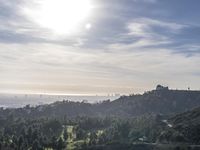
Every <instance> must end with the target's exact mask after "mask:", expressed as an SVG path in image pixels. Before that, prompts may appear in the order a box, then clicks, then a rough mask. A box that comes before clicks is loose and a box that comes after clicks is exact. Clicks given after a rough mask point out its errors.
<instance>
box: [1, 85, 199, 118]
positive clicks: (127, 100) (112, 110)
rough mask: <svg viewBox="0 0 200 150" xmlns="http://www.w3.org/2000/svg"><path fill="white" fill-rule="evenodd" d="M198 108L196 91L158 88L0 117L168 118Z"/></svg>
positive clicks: (7, 112) (15, 111)
mask: <svg viewBox="0 0 200 150" xmlns="http://www.w3.org/2000/svg"><path fill="white" fill-rule="evenodd" d="M198 106H200V91H189V90H188V91H186V90H185V91H184V90H169V89H168V88H165V87H161V88H158V87H157V89H156V90H152V91H149V92H146V93H144V94H142V95H130V96H122V97H120V98H119V99H117V100H114V101H109V100H107V101H103V102H101V103H97V104H90V103H84V102H70V101H67V100H63V101H61V102H55V103H52V104H49V105H40V106H37V107H30V106H26V107H24V108H19V109H6V110H4V109H3V108H2V109H1V110H0V115H1V116H4V117H5V116H8V115H14V116H23V117H46V116H48V117H63V116H67V117H76V116H118V117H134V116H140V115H145V114H163V115H170V114H174V113H181V112H185V111H188V110H190V109H193V108H195V107H198Z"/></svg>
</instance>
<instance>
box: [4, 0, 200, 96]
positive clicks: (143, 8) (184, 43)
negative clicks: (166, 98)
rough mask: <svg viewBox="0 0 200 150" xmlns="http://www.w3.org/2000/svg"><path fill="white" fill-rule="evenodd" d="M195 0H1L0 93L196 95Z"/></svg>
mask: <svg viewBox="0 0 200 150" xmlns="http://www.w3.org/2000/svg"><path fill="white" fill-rule="evenodd" d="M199 7H200V1H199V0H91V1H90V0H56V1H54V2H53V1H52V0H32V1H27V0H0V92H20V93H23V92H26V93H27V92H28V93H65V94H71V93H73V94H82V93H84V94H94V93H97V94H102V93H137V92H142V91H145V90H150V89H151V88H153V87H155V86H156V84H164V85H168V86H170V87H172V88H181V89H186V88H187V87H188V86H190V87H191V89H200V87H199V85H200V9H199Z"/></svg>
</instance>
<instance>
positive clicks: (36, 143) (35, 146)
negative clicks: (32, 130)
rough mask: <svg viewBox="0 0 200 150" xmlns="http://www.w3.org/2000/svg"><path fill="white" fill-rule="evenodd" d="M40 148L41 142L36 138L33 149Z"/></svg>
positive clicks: (37, 149)
mask: <svg viewBox="0 0 200 150" xmlns="http://www.w3.org/2000/svg"><path fill="white" fill-rule="evenodd" d="M39 149H40V145H39V142H38V141H37V140H35V141H34V142H33V146H32V150H39Z"/></svg>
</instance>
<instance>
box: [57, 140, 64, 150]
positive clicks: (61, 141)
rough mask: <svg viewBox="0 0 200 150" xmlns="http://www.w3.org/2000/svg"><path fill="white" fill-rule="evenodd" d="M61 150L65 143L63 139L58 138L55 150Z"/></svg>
mask: <svg viewBox="0 0 200 150" xmlns="http://www.w3.org/2000/svg"><path fill="white" fill-rule="evenodd" d="M63 148H65V143H64V141H63V139H62V138H61V137H60V138H59V140H58V143H57V150H62V149H63Z"/></svg>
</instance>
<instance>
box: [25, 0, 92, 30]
mask: <svg viewBox="0 0 200 150" xmlns="http://www.w3.org/2000/svg"><path fill="white" fill-rule="evenodd" d="M34 4H35V5H34V7H33V8H28V9H27V8H26V9H25V13H26V14H28V17H29V18H31V20H33V21H34V22H35V23H37V24H38V25H39V26H41V27H43V28H47V29H50V30H51V31H53V32H54V33H57V34H70V33H73V32H76V31H77V30H79V28H80V26H81V23H83V22H84V21H85V20H86V19H87V18H88V17H89V16H90V15H91V10H92V8H93V6H92V4H91V1H90V0H35V2H34ZM83 26H84V27H85V25H83ZM87 27H88V26H87Z"/></svg>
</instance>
